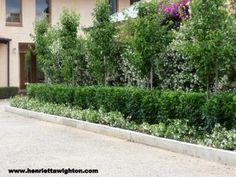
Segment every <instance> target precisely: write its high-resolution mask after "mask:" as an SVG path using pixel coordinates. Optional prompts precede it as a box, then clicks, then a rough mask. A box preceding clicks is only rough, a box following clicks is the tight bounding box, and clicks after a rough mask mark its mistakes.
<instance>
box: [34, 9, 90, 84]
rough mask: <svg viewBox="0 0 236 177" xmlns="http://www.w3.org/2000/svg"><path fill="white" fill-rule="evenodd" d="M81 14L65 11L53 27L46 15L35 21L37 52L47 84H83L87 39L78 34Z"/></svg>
mask: <svg viewBox="0 0 236 177" xmlns="http://www.w3.org/2000/svg"><path fill="white" fill-rule="evenodd" d="M78 28H79V16H78V15H77V14H76V13H75V12H73V11H68V10H64V11H63V14H62V16H61V18H60V23H59V24H57V25H56V26H54V27H50V26H49V24H48V18H47V17H46V16H45V17H44V18H43V19H42V20H39V21H37V22H36V23H35V28H34V32H35V36H34V42H35V53H36V54H37V59H38V61H39V64H40V65H41V67H42V69H43V71H44V74H45V77H46V82H47V83H66V84H71V85H77V84H84V80H85V79H86V62H85V51H84V49H85V46H84V40H83V39H82V38H81V37H80V36H78V35H77V33H78Z"/></svg>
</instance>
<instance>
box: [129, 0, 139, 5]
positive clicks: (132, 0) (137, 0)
mask: <svg viewBox="0 0 236 177" xmlns="http://www.w3.org/2000/svg"><path fill="white" fill-rule="evenodd" d="M139 1H140V0H130V5H132V4H134V3H136V2H139Z"/></svg>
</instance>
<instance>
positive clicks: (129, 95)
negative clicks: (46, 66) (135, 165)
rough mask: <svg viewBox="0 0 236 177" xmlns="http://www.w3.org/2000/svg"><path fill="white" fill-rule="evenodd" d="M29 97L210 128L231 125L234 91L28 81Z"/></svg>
mask: <svg viewBox="0 0 236 177" xmlns="http://www.w3.org/2000/svg"><path fill="white" fill-rule="evenodd" d="M27 94H28V96H29V97H30V98H37V99H39V100H42V101H49V102H52V103H60V104H67V105H72V106H79V107H81V108H83V109H89V108H90V109H94V110H99V109H100V108H103V109H104V111H106V112H110V111H118V112H121V113H122V114H124V116H125V117H126V118H127V119H130V120H133V121H135V122H137V123H141V122H148V123H151V124H156V123H159V122H163V121H166V120H169V119H186V120H188V121H189V124H191V125H196V126H200V127H201V128H202V129H204V130H208V131H210V130H211V129H213V128H214V126H215V124H217V123H220V124H221V125H223V126H226V127H227V128H229V129H230V128H232V127H235V121H236V109H235V100H236V99H235V98H236V95H235V93H217V94H215V93H212V94H211V95H210V96H209V98H208V99H207V96H206V95H205V94H204V93H197V92H175V91H159V90H148V89H140V88H132V87H98V86H97V87H95V86H90V87H89V86H86V87H68V86H63V85H43V84H31V85H29V86H28V88H27Z"/></svg>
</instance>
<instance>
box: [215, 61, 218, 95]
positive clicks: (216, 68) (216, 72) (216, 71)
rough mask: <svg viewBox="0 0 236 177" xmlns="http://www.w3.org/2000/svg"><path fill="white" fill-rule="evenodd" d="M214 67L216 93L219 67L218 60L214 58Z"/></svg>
mask: <svg viewBox="0 0 236 177" xmlns="http://www.w3.org/2000/svg"><path fill="white" fill-rule="evenodd" d="M215 64H216V67H215V77H216V78H215V91H218V89H219V69H218V68H219V66H218V59H217V58H216V61H215Z"/></svg>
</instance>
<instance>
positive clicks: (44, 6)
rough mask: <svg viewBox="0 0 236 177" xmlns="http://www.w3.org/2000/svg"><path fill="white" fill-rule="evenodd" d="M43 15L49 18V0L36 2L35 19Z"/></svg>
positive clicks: (37, 0)
mask: <svg viewBox="0 0 236 177" xmlns="http://www.w3.org/2000/svg"><path fill="white" fill-rule="evenodd" d="M43 14H46V15H47V16H48V18H49V17H50V2H49V0H36V19H37V20H39V19H41V18H42V17H43Z"/></svg>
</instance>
